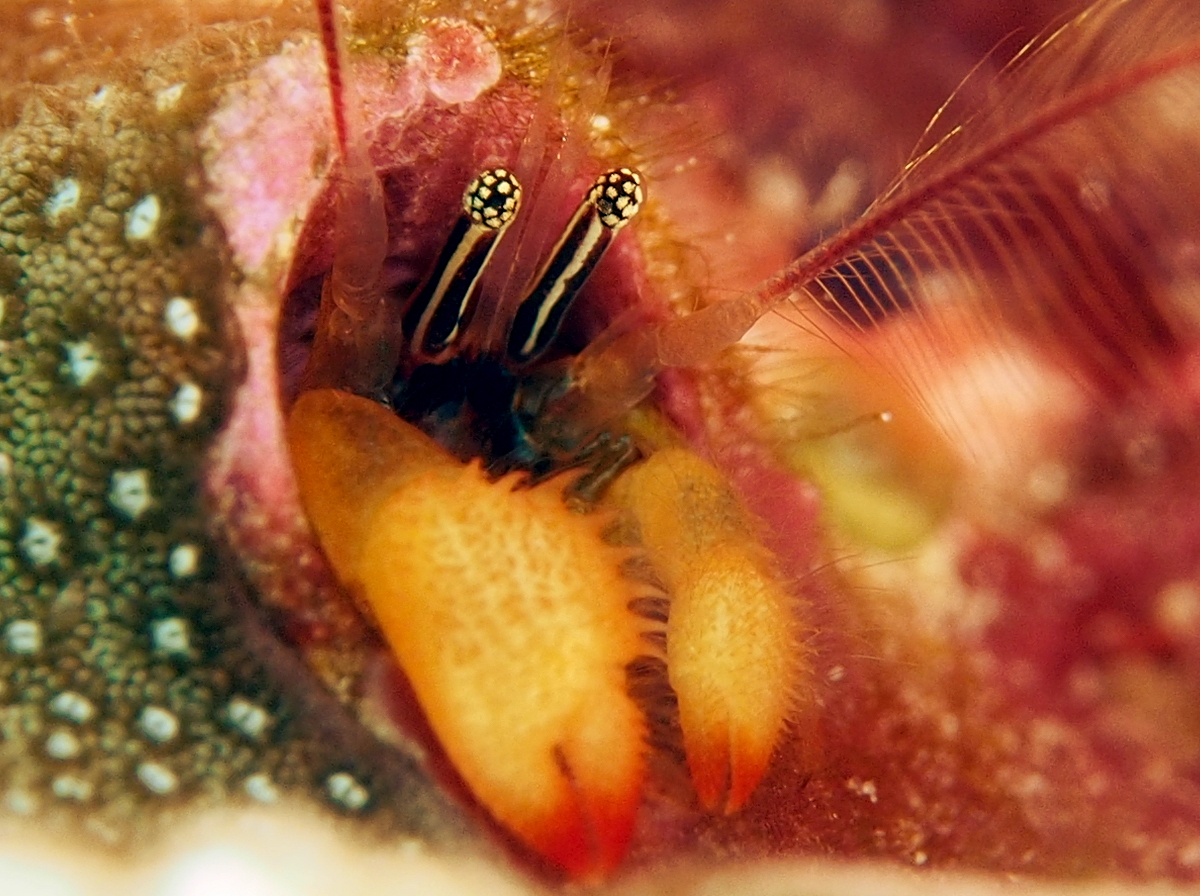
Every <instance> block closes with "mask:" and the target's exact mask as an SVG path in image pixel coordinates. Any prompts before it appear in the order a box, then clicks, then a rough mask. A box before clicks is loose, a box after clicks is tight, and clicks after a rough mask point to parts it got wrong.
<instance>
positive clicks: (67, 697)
mask: <svg viewBox="0 0 1200 896" xmlns="http://www.w3.org/2000/svg"><path fill="white" fill-rule="evenodd" d="M50 712H52V713H54V714H55V715H56V716H58V717H60V718H63V719H67V720H68V721H71V722H75V723H76V724H78V725H82V724H84V723H85V722H87V721H89V720H90V719H91V718H92V716H94V715H95V714H96V707H95V706H93V705H92V701H91V700H89V699H88V698H87V697H85V696H83V694H80V693H78V692H76V691H62V692H61V693H58V694H55V695H54V697H53V698H52V699H51V700H50Z"/></svg>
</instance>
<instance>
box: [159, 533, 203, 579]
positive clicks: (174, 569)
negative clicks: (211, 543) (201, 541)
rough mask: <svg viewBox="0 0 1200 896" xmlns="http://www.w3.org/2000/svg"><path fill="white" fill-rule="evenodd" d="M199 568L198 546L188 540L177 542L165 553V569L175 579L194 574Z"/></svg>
mask: <svg viewBox="0 0 1200 896" xmlns="http://www.w3.org/2000/svg"><path fill="white" fill-rule="evenodd" d="M199 568H200V548H198V547H197V546H196V545H194V544H191V543H190V542H185V543H184V544H177V545H175V547H173V548H171V553H170V554H168V555H167V569H169V570H170V571H171V575H173V576H174V577H175V578H177V579H186V578H190V577H191V576H194V575H195V574H196V570H198V569H199Z"/></svg>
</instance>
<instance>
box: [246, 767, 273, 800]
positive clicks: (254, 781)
mask: <svg viewBox="0 0 1200 896" xmlns="http://www.w3.org/2000/svg"><path fill="white" fill-rule="evenodd" d="M242 789H243V790H244V791H246V795H247V796H249V797H250V798H251V799H255V800H258V801H259V802H260V803H274V802H277V801H278V800H279V788H278V787H276V786H275V782H274V781H272V780H271V778H270V776H269V775H266V774H263V773H262V772H258V773H257V774H253V775H251V776H250V777H249V778H247V779H246V780H245V781H243V782H242Z"/></svg>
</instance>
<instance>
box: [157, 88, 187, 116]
mask: <svg viewBox="0 0 1200 896" xmlns="http://www.w3.org/2000/svg"><path fill="white" fill-rule="evenodd" d="M183 87H184V85H183V82H182V81H180V82H179V83H178V84H172V85H171V86H170V87H164V88H163V89H162V90H160V91H158V92H157V93H156V94H154V108H155V109H157V110H158V111H159V112H170V111H171V110H172V109H174V108H175V107H176V106H178V105H179V100H180V98H181V97H182V96H183Z"/></svg>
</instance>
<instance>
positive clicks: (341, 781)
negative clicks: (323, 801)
mask: <svg viewBox="0 0 1200 896" xmlns="http://www.w3.org/2000/svg"><path fill="white" fill-rule="evenodd" d="M325 790H326V792H327V793H328V794H329V796H330V797H331V798H332V799H333V801H334V802H335V803H338V804H339V805H342V806H344V807H345V808H347V809H349V810H351V811H352V812H356V811H358V810H359V809H361V808H362V807H363V806H365V805H366V804H367V800H369V799H370V798H371V795H370V794H369V793H368V792H367V788H365V787H363V786H362V785H361V784H359V783H358V781H357V780H355V778H354V776H353V775H351V774H349V773H347V772H335V773H334V774H332V775H330V776H329V777H328V778H327V779H326V780H325Z"/></svg>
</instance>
